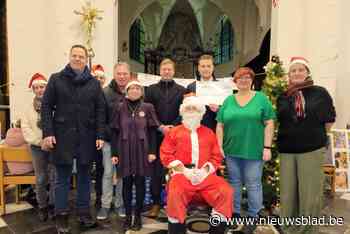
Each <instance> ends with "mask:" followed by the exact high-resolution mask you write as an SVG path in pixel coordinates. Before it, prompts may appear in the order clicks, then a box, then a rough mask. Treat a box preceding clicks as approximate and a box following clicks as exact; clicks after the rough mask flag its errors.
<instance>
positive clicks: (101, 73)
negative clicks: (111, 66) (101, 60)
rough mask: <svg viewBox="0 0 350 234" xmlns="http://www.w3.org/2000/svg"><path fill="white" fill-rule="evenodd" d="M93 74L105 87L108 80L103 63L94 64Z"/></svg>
mask: <svg viewBox="0 0 350 234" xmlns="http://www.w3.org/2000/svg"><path fill="white" fill-rule="evenodd" d="M91 75H92V76H93V77H95V78H96V79H97V80H98V81H99V82H100V85H101V87H102V88H103V86H104V84H105V82H106V76H105V70H104V68H103V67H102V65H101V64H95V65H93V66H92V68H91Z"/></svg>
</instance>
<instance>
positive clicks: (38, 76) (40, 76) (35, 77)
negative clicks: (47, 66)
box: [28, 73, 47, 88]
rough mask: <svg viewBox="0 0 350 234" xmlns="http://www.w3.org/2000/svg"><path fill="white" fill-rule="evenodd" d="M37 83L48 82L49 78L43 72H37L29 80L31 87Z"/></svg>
mask: <svg viewBox="0 0 350 234" xmlns="http://www.w3.org/2000/svg"><path fill="white" fill-rule="evenodd" d="M36 84H47V80H46V78H45V76H44V75H43V74H40V73H35V74H34V75H33V76H32V78H31V79H30V81H29V85H28V87H29V88H32V86H33V85H36Z"/></svg>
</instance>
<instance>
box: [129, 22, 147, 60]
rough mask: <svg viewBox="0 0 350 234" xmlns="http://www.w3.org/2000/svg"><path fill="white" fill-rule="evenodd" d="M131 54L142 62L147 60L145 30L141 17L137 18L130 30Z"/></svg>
mask: <svg viewBox="0 0 350 234" xmlns="http://www.w3.org/2000/svg"><path fill="white" fill-rule="evenodd" d="M129 42H130V47H129V56H130V58H131V59H134V60H136V61H138V62H140V63H142V64H143V63H144V62H145V56H144V54H145V52H144V49H145V30H144V27H143V24H142V22H141V19H139V18H138V19H136V20H135V22H134V23H133V24H132V26H131V28H130V31H129Z"/></svg>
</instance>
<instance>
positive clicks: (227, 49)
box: [214, 16, 234, 64]
mask: <svg viewBox="0 0 350 234" xmlns="http://www.w3.org/2000/svg"><path fill="white" fill-rule="evenodd" d="M233 37H234V35H233V29H232V25H231V22H230V20H229V18H228V17H227V16H223V17H222V18H221V20H220V22H219V27H218V31H217V33H216V40H215V47H214V53H215V64H223V63H227V62H229V61H231V60H232V59H233V42H234V40H233V39H234V38H233Z"/></svg>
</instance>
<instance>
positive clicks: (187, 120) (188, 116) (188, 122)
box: [182, 113, 203, 131]
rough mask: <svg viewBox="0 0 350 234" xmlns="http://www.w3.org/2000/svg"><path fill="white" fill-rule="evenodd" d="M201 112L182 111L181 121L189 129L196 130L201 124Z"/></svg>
mask: <svg viewBox="0 0 350 234" xmlns="http://www.w3.org/2000/svg"><path fill="white" fill-rule="evenodd" d="M202 117H203V116H202V114H201V113H183V114H182V123H183V124H184V125H185V127H186V128H188V129H190V130H191V131H193V130H196V129H197V128H198V127H199V126H200V125H201V120H202Z"/></svg>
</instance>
